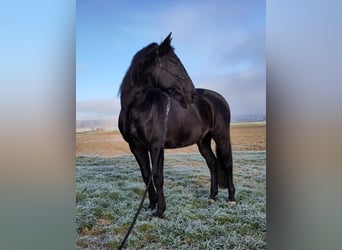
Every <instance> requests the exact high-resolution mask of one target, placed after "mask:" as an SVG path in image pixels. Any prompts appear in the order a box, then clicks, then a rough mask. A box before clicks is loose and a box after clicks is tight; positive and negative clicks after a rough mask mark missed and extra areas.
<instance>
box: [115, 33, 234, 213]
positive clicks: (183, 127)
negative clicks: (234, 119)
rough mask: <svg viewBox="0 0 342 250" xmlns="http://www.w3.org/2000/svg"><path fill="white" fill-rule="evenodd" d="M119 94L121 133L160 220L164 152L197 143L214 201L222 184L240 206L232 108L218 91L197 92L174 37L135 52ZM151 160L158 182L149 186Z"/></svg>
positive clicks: (231, 198)
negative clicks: (213, 146) (173, 43)
mask: <svg viewBox="0 0 342 250" xmlns="http://www.w3.org/2000/svg"><path fill="white" fill-rule="evenodd" d="M120 93H121V112H120V116H119V129H120V132H121V134H122V136H123V138H124V139H125V140H126V141H127V142H128V143H129V147H130V149H131V151H132V153H133V154H134V156H135V158H136V160H137V162H138V164H139V167H140V170H141V173H142V177H143V179H144V182H145V184H146V185H147V186H148V194H149V199H150V205H149V208H151V209H154V208H156V207H157V212H156V213H155V214H154V215H155V216H157V217H162V216H163V213H164V211H165V208H166V204H165V199H164V192H163V183H164V175H163V164H164V149H165V148H179V147H185V146H189V145H192V144H195V143H196V144H197V145H198V148H199V151H200V153H201V154H202V156H203V157H204V158H205V160H206V162H207V164H208V167H209V169H210V174H211V188H210V196H209V198H210V199H213V200H215V197H216V195H217V193H218V186H220V187H221V188H228V193H229V197H228V201H229V202H231V203H235V197H234V194H235V189H234V185H233V162H232V150H231V144H230V134H229V126H230V110H229V106H228V104H227V102H226V101H225V99H224V98H223V97H222V96H221V95H219V94H218V93H216V92H214V91H211V90H206V89H195V88H194V85H193V83H192V81H191V79H190V77H189V76H188V74H187V72H186V70H185V68H184V66H183V64H182V63H181V61H180V60H179V58H178V57H177V55H176V54H175V53H174V49H173V48H172V46H171V33H170V34H169V35H168V37H166V39H165V40H164V41H163V42H162V43H161V44H160V45H158V44H156V43H151V44H150V45H148V46H146V47H145V48H143V49H142V50H140V51H138V52H137V53H136V55H135V56H134V57H133V60H132V63H131V65H130V67H129V69H128V71H127V73H126V75H125V77H124V79H123V81H122V84H121V87H120ZM212 139H214V141H215V143H216V156H215V154H214V153H213V151H212V149H211V140H212ZM149 154H150V157H149ZM150 159H151V163H152V172H153V173H152V174H153V183H151V184H150V185H148V183H149V180H150V176H151V169H150ZM157 205H158V206H157Z"/></svg>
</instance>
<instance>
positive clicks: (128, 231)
mask: <svg viewBox="0 0 342 250" xmlns="http://www.w3.org/2000/svg"><path fill="white" fill-rule="evenodd" d="M152 176H153V174H151V176H150V179H149V181H148V184H147V186H146V189H145V192H144V196H143V197H142V199H141V202H140V205H139V208H138V211H137V212H136V214H135V216H134V218H133V221H132V223H131V226H130V227H129V229H128V230H127V232H126V235H125V237H124V238H123V239H122V241H121V243H120V246H119V248H118V250H121V249H122V248H123V246H124V245H125V243H126V241H127V239H128V237H129V235H130V233H131V231H132V229H133V227H134V225H135V222H136V221H137V218H138V216H139V214H140V211H141V208H142V206H143V203H144V201H145V198H146V194H147V190H148V188H149V187H150V185H151V182H152Z"/></svg>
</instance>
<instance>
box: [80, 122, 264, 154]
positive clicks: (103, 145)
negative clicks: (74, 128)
mask: <svg viewBox="0 0 342 250" xmlns="http://www.w3.org/2000/svg"><path fill="white" fill-rule="evenodd" d="M231 141H232V148H233V151H250V150H253V151H264V150H266V125H265V123H246V124H232V126H231ZM196 152H198V149H197V146H196V145H193V146H190V147H185V148H180V149H172V150H166V153H167V154H173V153H175V154H176V153H196ZM130 153H131V152H130V150H129V147H128V144H127V143H126V142H125V141H124V140H123V138H122V136H121V134H120V132H119V131H106V130H103V131H89V132H80V133H76V155H77V156H81V155H82V156H99V157H113V156H119V155H125V154H130Z"/></svg>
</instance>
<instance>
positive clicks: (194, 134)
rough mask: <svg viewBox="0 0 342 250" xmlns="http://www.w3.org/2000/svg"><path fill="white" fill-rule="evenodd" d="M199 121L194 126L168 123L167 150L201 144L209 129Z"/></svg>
mask: <svg viewBox="0 0 342 250" xmlns="http://www.w3.org/2000/svg"><path fill="white" fill-rule="evenodd" d="M199 124H200V123H199V121H198V122H195V123H194V124H176V123H174V122H168V128H167V133H166V140H165V148H168V149H172V148H181V147H186V146H190V145H193V144H195V143H197V142H199V141H200V140H201V139H202V137H203V134H206V131H205V130H207V129H205V128H203V127H202V126H200V125H199Z"/></svg>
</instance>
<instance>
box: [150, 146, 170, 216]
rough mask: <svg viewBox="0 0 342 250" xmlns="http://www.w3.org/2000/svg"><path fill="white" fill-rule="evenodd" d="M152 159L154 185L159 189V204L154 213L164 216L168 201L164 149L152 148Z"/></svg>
mask: <svg viewBox="0 0 342 250" xmlns="http://www.w3.org/2000/svg"><path fill="white" fill-rule="evenodd" d="M151 160H152V169H153V180H154V185H155V186H156V189H157V197H158V206H157V212H155V213H154V214H153V215H154V216H156V217H158V218H163V214H164V211H165V209H166V203H165V198H164V187H163V186H164V149H163V148H155V149H152V150H151Z"/></svg>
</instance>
